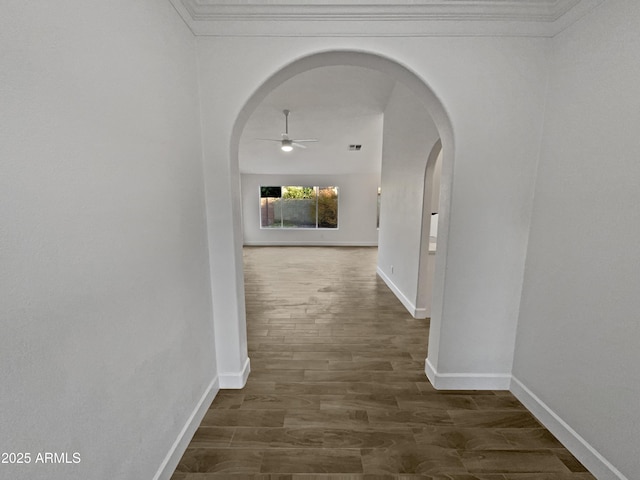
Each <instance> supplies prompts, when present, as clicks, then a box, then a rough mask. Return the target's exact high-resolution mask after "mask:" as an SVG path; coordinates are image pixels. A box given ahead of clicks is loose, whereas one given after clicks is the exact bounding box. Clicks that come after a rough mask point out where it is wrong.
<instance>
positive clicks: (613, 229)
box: [514, 1, 640, 479]
mask: <svg viewBox="0 0 640 480" xmlns="http://www.w3.org/2000/svg"><path fill="white" fill-rule="evenodd" d="M639 18H640V4H638V3H637V2H634V1H612V2H606V3H605V4H604V5H603V6H602V7H600V9H599V10H598V11H596V12H594V14H592V15H589V16H587V17H585V18H584V19H583V20H582V21H581V22H579V23H577V24H576V25H574V26H573V27H572V28H571V29H569V30H567V31H565V32H564V33H562V34H561V35H559V36H558V37H557V38H556V39H555V40H554V55H553V61H552V73H551V78H550V82H549V98H548V101H547V114H546V123H545V133H544V140H543V148H542V154H541V158H540V166H539V171H538V176H537V178H538V179H537V184H536V190H535V201H534V207H533V218H532V226H531V236H530V240H529V253H528V258H527V264H526V273H525V278H524V288H523V294H522V308H521V312H520V321H519V326H518V336H517V343H516V356H515V364H514V375H515V377H516V378H517V379H518V380H520V381H521V382H522V383H523V384H524V385H526V386H527V387H528V388H529V389H530V390H531V391H532V392H533V393H534V394H536V395H537V396H538V397H539V398H540V399H541V400H542V401H543V402H545V403H546V404H547V406H548V407H549V408H550V409H551V410H553V411H554V412H555V413H556V414H557V415H559V416H560V418H562V419H563V420H564V421H565V422H567V423H568V424H569V425H570V426H571V427H572V428H573V429H574V430H575V431H576V432H577V434H578V435H581V436H582V437H583V438H584V439H585V440H586V441H587V442H588V443H589V444H590V445H591V446H592V447H593V448H595V449H596V450H597V451H599V452H600V454H602V455H603V456H604V457H605V458H606V459H607V460H608V461H610V462H611V463H612V464H613V465H615V466H616V467H617V468H618V469H619V470H620V471H621V472H622V473H623V474H625V475H626V476H627V477H628V478H629V479H633V478H638V472H640V457H638V455H637V450H638V448H637V447H638V445H640V414H639V411H638V408H637V405H638V398H640V380H639V378H640V377H639V376H638V374H637V367H636V366H637V365H638V364H640V349H639V348H638V345H639V344H640V323H639V322H638V311H640V297H639V296H638V291H640V276H638V267H639V266H640V243H638V235H640V210H639V209H638V205H639V204H640V163H639V162H638V158H639V157H640V142H639V141H638V135H637V132H638V130H639V129H640V102H639V101H638V99H639V98H640V36H639V35H638V29H637V25H638V19H639ZM594 473H596V472H594ZM598 478H603V479H604V478H621V477H616V476H613V475H612V474H611V473H610V472H604V473H602V474H601V476H599V477H598Z"/></svg>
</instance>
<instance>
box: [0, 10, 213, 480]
mask: <svg viewBox="0 0 640 480" xmlns="http://www.w3.org/2000/svg"><path fill="white" fill-rule="evenodd" d="M0 11H1V14H0V45H2V47H1V51H2V53H1V56H0V62H1V64H0V105H2V108H1V109H2V115H0V137H1V139H0V163H1V168H0V171H1V174H0V265H2V267H1V268H0V318H1V327H2V332H1V334H0V365H1V367H0V377H1V378H0V385H2V386H1V387H0V388H1V389H2V394H1V395H0V425H1V426H2V427H1V434H0V447H1V448H0V450H2V451H3V452H30V453H31V454H32V455H33V457H32V463H31V464H29V465H16V466H12V465H7V464H4V465H0V477H2V478H11V479H13V480H19V479H29V480H31V479H35V478H47V479H52V480H57V479H60V480H62V479H64V480H70V479H82V480H85V479H89V478H90V479H115V478H120V479H134V478H135V479H151V478H153V476H154V474H155V473H156V471H157V470H158V468H159V467H160V465H161V462H162V461H163V459H164V458H165V455H167V453H168V452H169V450H170V448H171V446H172V444H173V442H174V441H175V440H176V439H177V438H178V435H179V433H180V431H181V429H182V427H183V426H184V425H185V422H187V419H188V417H189V416H190V415H191V414H192V412H193V411H194V408H195V407H196V404H197V402H198V401H200V400H201V398H203V394H205V393H206V389H207V387H208V386H209V385H210V383H211V382H212V380H213V379H214V377H215V375H216V362H215V351H214V346H213V343H214V338H213V331H212V316H211V295H210V289H209V285H210V281H209V272H208V268H207V265H208V254H207V239H206V230H205V227H204V222H205V211H204V193H203V182H202V162H201V146H200V145H201V141H200V134H199V118H198V94H197V93H198V92H197V78H196V63H195V55H194V42H195V41H194V38H193V36H192V34H191V32H189V30H188V29H187V28H186V26H185V25H184V23H183V22H182V20H181V19H180V17H179V16H178V15H176V12H175V11H174V9H173V7H172V6H171V5H170V4H169V2H156V1H152V0H140V1H136V2H130V1H124V0H121V1H113V2H93V1H91V2H83V1H62V2H48V1H33V2H23V1H21V0H7V1H4V2H2V6H1V7H0ZM210 393H211V392H210ZM207 398H208V399H209V400H210V398H211V395H209V397H207ZM38 452H57V453H60V452H68V453H69V455H71V454H72V453H73V452H79V453H80V455H81V457H80V458H81V462H80V463H79V464H75V465H74V464H71V465H43V464H35V463H34V460H35V455H36V454H37V453H38Z"/></svg>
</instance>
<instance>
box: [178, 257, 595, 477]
mask: <svg viewBox="0 0 640 480" xmlns="http://www.w3.org/2000/svg"><path fill="white" fill-rule="evenodd" d="M376 255H377V250H376V249H375V248H325V247H262V248H260V247H253V248H245V250H244V257H245V282H246V306H247V324H248V325H247V329H248V340H249V356H250V358H251V369H252V373H251V375H250V377H249V381H248V382H247V385H246V387H245V388H244V389H242V390H222V391H220V393H219V394H218V395H217V397H216V398H215V400H214V402H213V404H212V405H211V407H210V409H209V410H208V412H207V414H206V416H205V418H204V420H203V422H202V424H201V426H200V428H199V429H198V431H197V432H196V434H195V436H194V437H193V440H192V441H191V443H190V445H189V447H188V449H187V451H186V452H185V454H184V456H183V457H182V459H181V461H180V463H179V465H178V467H177V469H176V472H175V473H174V475H173V477H172V480H205V479H207V480H213V479H229V480H240V479H243V480H244V479H253V480H330V479H332V480H386V479H397V480H418V479H422V480H594V477H593V476H592V475H591V474H589V473H588V472H587V471H586V469H585V468H584V467H583V466H582V465H581V464H580V463H579V462H578V461H577V460H576V459H575V458H574V457H573V456H572V455H571V454H570V453H569V452H568V451H567V450H566V449H565V448H564V447H563V446H562V445H561V444H560V443H559V442H558V441H557V440H556V439H555V438H554V437H553V436H552V435H551V434H550V433H549V432H548V431H547V430H546V429H545V428H543V427H542V426H541V425H540V424H539V423H538V422H537V421H536V419H535V418H534V417H533V416H532V415H531V414H530V413H529V412H528V411H527V410H526V409H525V408H524V407H523V406H522V405H521V404H520V403H519V402H518V400H516V399H515V398H514V397H513V396H512V395H511V394H510V393H509V392H497V391H496V392H485V391H481V392H480V391H466V392H460V391H452V392H443V391H436V390H434V389H433V388H432V387H431V385H430V384H429V382H428V380H427V378H426V376H425V374H424V360H425V358H426V350H427V338H428V330H429V321H428V320H416V319H413V318H412V317H411V316H410V315H409V314H408V313H407V311H406V310H405V309H404V307H403V306H402V305H401V304H400V302H399V301H398V300H397V299H396V297H395V296H394V295H393V293H392V292H391V291H390V290H389V289H388V288H387V287H386V285H385V284H384V283H383V282H382V281H381V280H380V279H379V278H377V277H376V273H375V265H376Z"/></svg>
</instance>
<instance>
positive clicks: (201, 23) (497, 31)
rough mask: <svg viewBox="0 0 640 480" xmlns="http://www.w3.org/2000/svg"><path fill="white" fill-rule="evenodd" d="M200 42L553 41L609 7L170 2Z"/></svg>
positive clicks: (405, 1)
mask: <svg viewBox="0 0 640 480" xmlns="http://www.w3.org/2000/svg"><path fill="white" fill-rule="evenodd" d="M170 1H171V3H173V5H174V7H175V8H176V10H177V11H178V12H179V13H180V15H182V17H183V18H184V20H185V22H186V23H187V25H189V27H190V28H191V30H192V31H193V33H195V34H196V35H213V36H226V35H231V36H265V35H266V36H299V35H300V34H301V32H304V34H303V35H304V36H335V35H339V36H354V35H355V36H367V35H369V36H385V35H392V36H431V35H451V34H455V35H510V36H512V35H521V36H543V37H551V36H554V35H556V34H558V33H559V32H561V31H562V30H564V29H565V28H567V27H568V26H569V25H571V24H572V23H573V22H575V21H576V20H577V19H578V18H580V17H581V16H583V15H584V14H586V13H587V12H588V11H590V10H591V9H593V8H595V7H596V6H597V5H599V4H601V3H602V2H603V1H604V0H396V1H392V2H389V1H383V0H342V1H338V0H305V1H304V2H302V1H300V0H252V1H247V0H170Z"/></svg>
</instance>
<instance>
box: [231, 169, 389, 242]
mask: <svg viewBox="0 0 640 480" xmlns="http://www.w3.org/2000/svg"><path fill="white" fill-rule="evenodd" d="M379 181H380V176H379V175H376V174H375V173H367V174H364V173H363V174H349V175H248V174H243V175H242V219H243V227H244V228H243V231H244V244H245V245H360V246H374V245H377V244H378V229H377V228H376V216H377V197H378V185H379ZM267 185H276V186H279V185H309V186H314V185H317V186H336V187H338V228H337V229H319V230H315V229H271V228H260V186H267Z"/></svg>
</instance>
